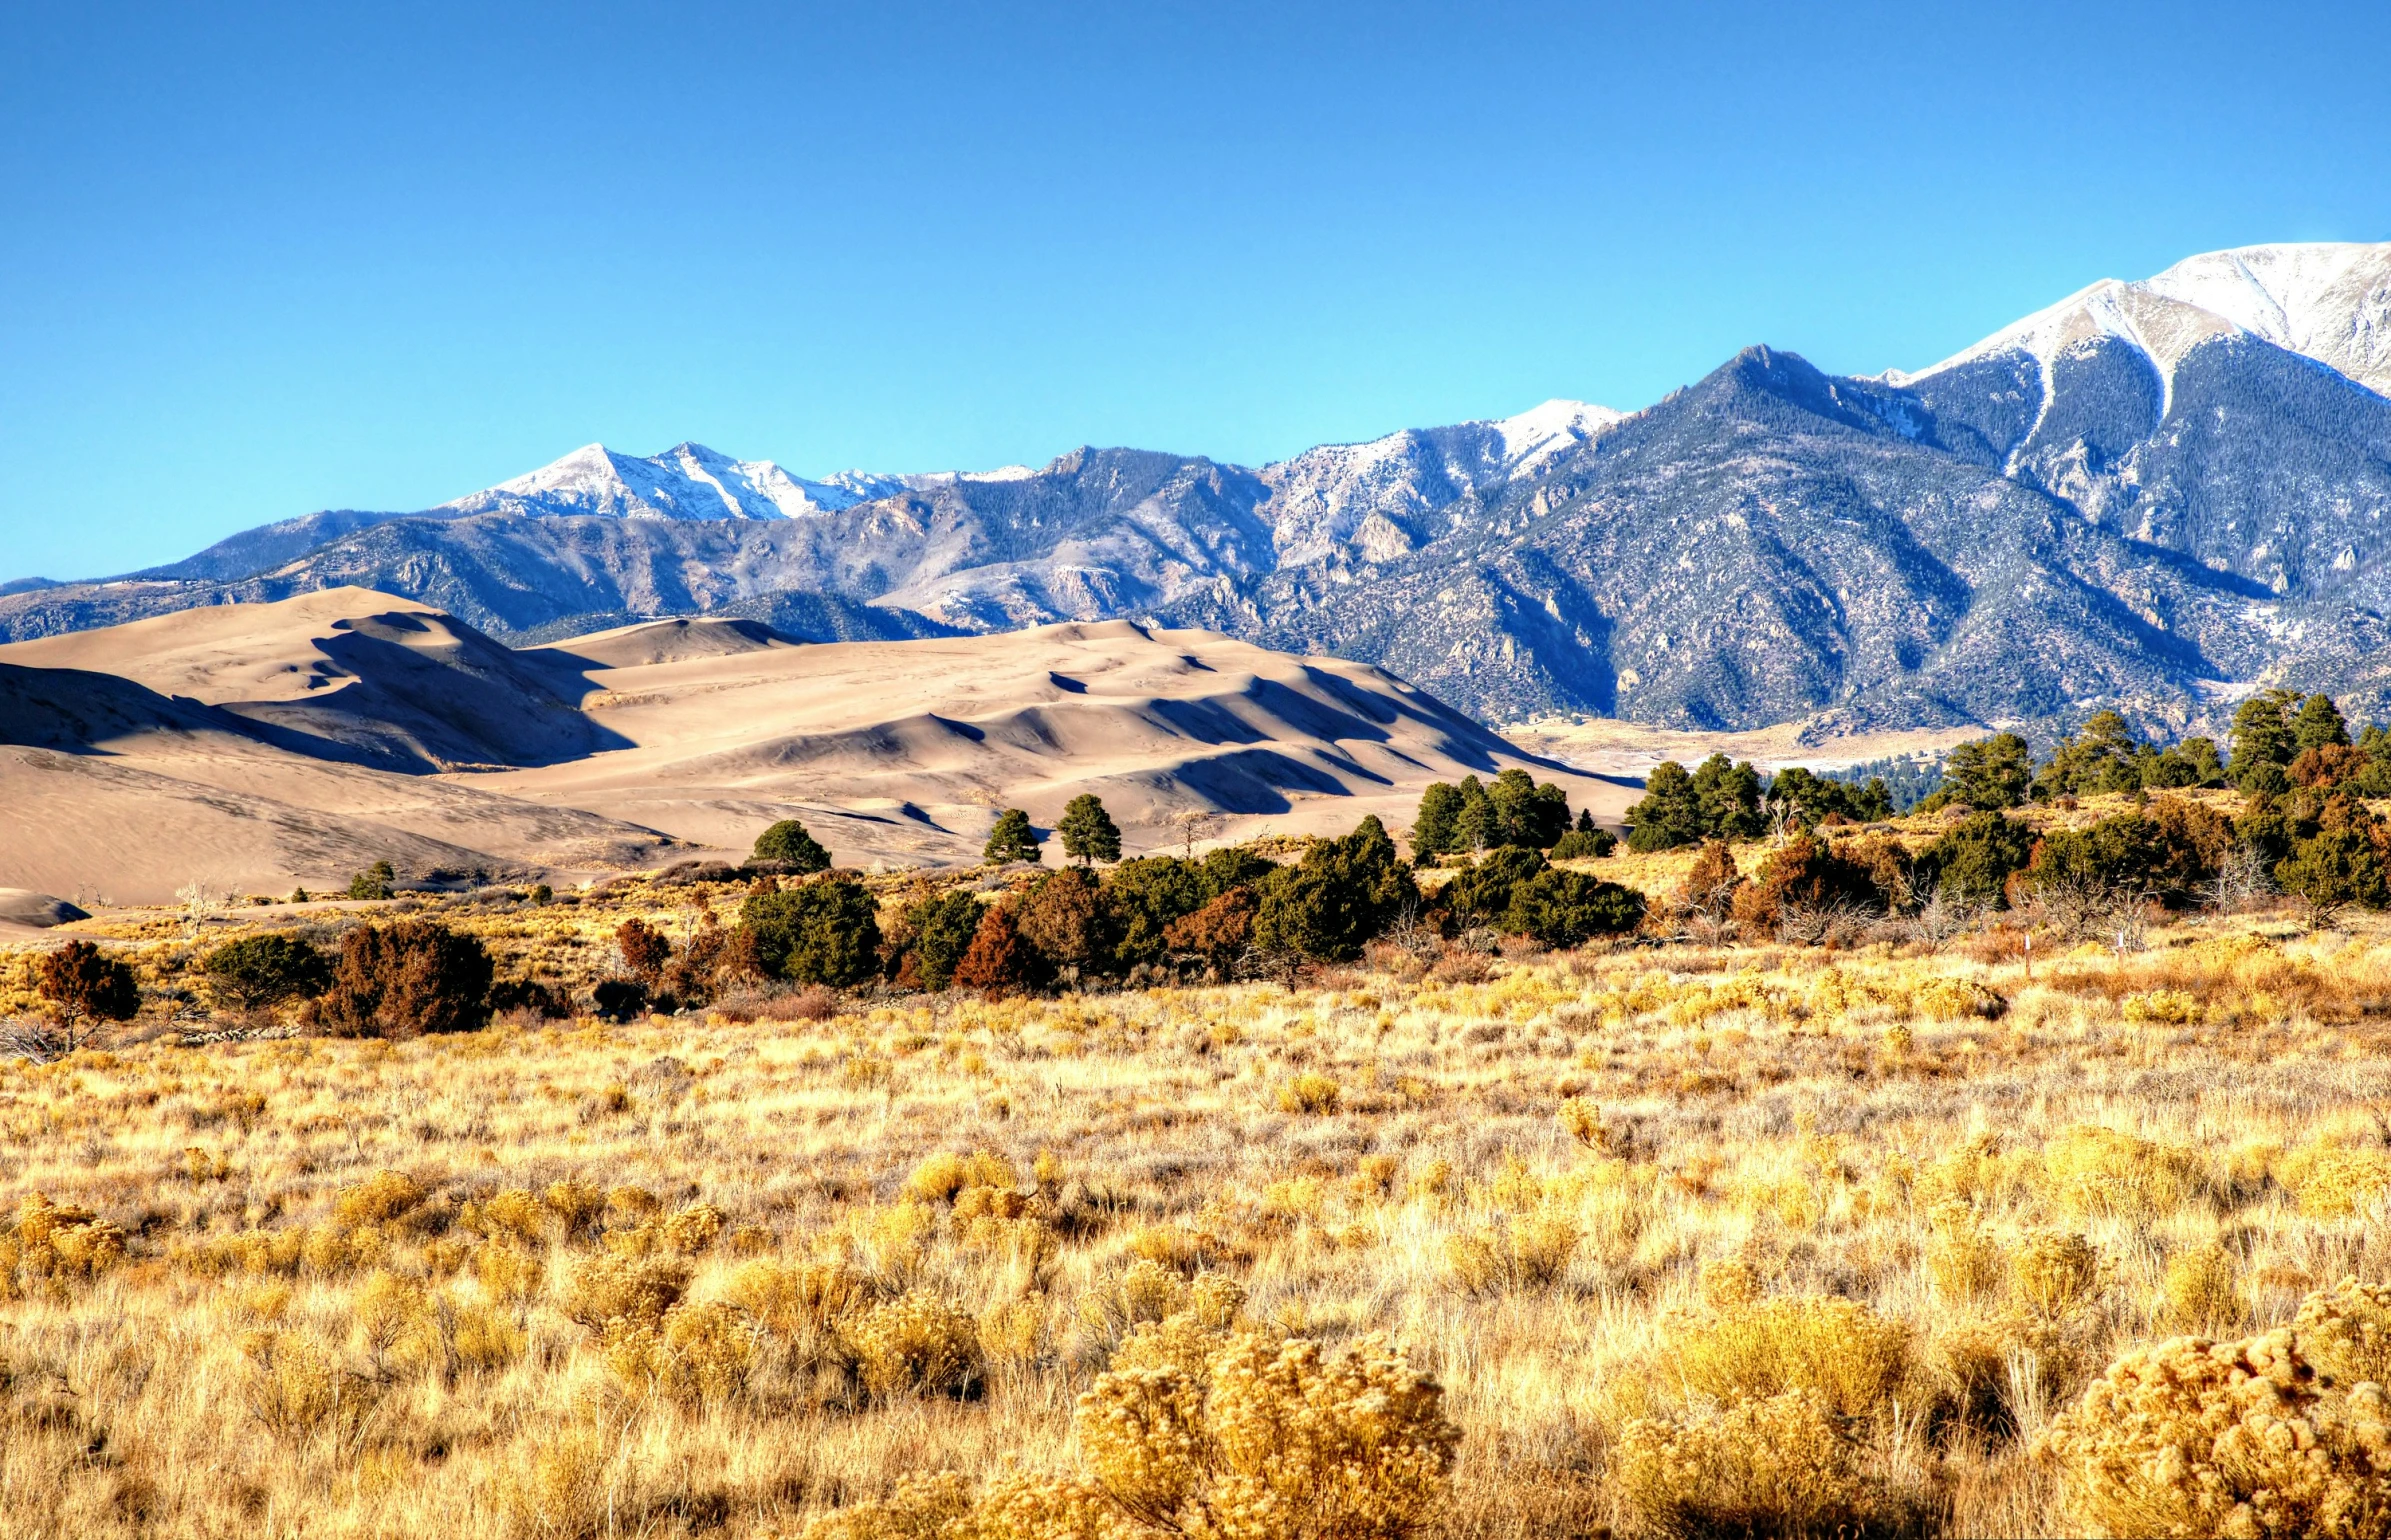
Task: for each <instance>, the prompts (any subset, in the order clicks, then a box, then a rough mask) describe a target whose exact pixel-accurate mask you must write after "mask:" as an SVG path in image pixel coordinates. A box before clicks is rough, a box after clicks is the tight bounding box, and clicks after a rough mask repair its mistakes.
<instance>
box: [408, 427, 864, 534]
mask: <svg viewBox="0 0 2391 1540" xmlns="http://www.w3.org/2000/svg"><path fill="white" fill-rule="evenodd" d="M903 487H904V484H903V483H902V482H901V481H899V480H898V479H897V478H896V477H893V476H876V475H872V474H869V473H867V472H863V471H843V472H841V473H840V474H838V475H836V476H833V477H831V478H829V479H828V480H826V481H808V480H806V479H805V478H803V477H801V476H792V475H790V474H789V473H788V472H787V471H785V470H782V469H781V468H780V467H779V466H777V465H775V464H773V463H772V462H771V461H770V460H734V459H732V458H731V457H730V456H728V455H726V454H722V453H720V452H718V451H716V450H712V449H708V448H707V447H706V446H705V445H703V444H678V445H675V446H674V447H673V448H671V449H668V450H666V451H664V453H662V454H660V455H651V456H649V457H647V458H645V459H638V458H634V457H633V456H630V455H625V454H617V453H615V452H614V451H613V450H611V449H608V448H607V447H606V446H605V445H603V444H588V445H584V446H583V447H582V448H579V449H576V450H574V451H573V452H572V453H571V454H569V455H566V456H565V457H564V458H563V459H561V460H555V461H551V462H550V463H549V464H546V465H543V466H541V467H540V468H539V469H538V470H536V471H533V472H531V473H530V474H529V475H525V476H517V477H516V478H515V479H514V480H512V481H502V482H500V483H499V484H498V485H496V486H494V487H490V488H487V489H486V490H484V491H480V492H474V493H471V494H469V495H467V496H465V497H460V498H458V499H456V500H455V501H454V502H449V503H443V504H441V505H440V507H439V508H437V509H435V510H433V511H434V512H435V513H440V514H454V515H464V514H480V513H516V514H532V515H540V514H548V515H571V514H602V515H608V516H612V517H616V518H635V519H636V518H649V519H796V518H804V517H806V516H808V515H813V514H822V513H836V512H838V511H840V510H841V509H846V508H852V507H854V506H855V505H856V504H857V503H861V502H869V501H871V500H872V499H874V498H878V497H886V496H888V495H890V494H891V493H893V492H897V491H902V490H903Z"/></svg>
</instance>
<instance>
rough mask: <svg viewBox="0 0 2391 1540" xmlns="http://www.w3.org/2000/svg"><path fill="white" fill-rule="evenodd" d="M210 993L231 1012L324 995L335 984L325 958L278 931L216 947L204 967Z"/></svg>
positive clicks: (294, 938)
mask: <svg viewBox="0 0 2391 1540" xmlns="http://www.w3.org/2000/svg"><path fill="white" fill-rule="evenodd" d="M199 971H200V972H202V973H204V974H205V975H207V981H208V993H209V994H210V995H211V996H213V997H214V998H215V1000H216V1003H217V1004H218V1005H220V1006H223V1007H225V1008H226V1009H229V1010H236V1011H257V1010H264V1009H265V1008H266V1007H268V1006H272V1005H280V1004H282V1003H283V1002H284V1001H286V1000H294V999H297V998H299V997H301V996H303V995H313V994H320V993H321V992H322V991H323V989H324V987H325V986H326V985H328V984H330V983H331V982H332V969H331V968H330V966H329V965H327V964H326V963H325V961H324V954H323V953H321V952H319V951H317V950H316V949H315V948H314V947H312V946H309V945H308V944H307V943H306V942H304V941H301V940H300V939H299V938H298V937H296V936H289V935H283V934H281V933H279V932H276V933H272V934H268V935H263V936H249V937H246V938H244V939H242V940H239V941H231V942H227V943H225V944H224V945H223V946H220V947H218V948H216V950H215V951H213V952H210V953H209V954H208V955H207V958H206V960H205V961H203V962H202V963H200V965H199Z"/></svg>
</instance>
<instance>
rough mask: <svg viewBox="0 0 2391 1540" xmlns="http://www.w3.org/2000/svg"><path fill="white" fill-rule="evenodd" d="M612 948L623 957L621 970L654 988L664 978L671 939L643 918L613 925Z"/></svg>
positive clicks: (669, 959)
mask: <svg viewBox="0 0 2391 1540" xmlns="http://www.w3.org/2000/svg"><path fill="white" fill-rule="evenodd" d="M614 949H615V950H616V951H617V952H620V953H621V954H622V957H623V971H624V972H626V973H628V974H630V975H631V976H632V977H633V978H635V979H637V980H639V982H640V983H642V984H644V985H646V986H647V987H648V988H650V989H654V988H655V987H656V986H657V985H658V984H660V983H662V982H663V980H664V966H665V964H667V963H669V962H671V961H672V938H671V937H669V936H667V935H665V934H664V932H662V931H660V930H658V929H657V928H656V927H655V926H653V925H650V924H649V923H648V922H647V921H645V920H637V919H633V920H625V921H624V922H623V923H622V924H621V925H619V926H617V927H616V928H615V932H614Z"/></svg>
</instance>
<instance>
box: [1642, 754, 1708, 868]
mask: <svg viewBox="0 0 2391 1540" xmlns="http://www.w3.org/2000/svg"><path fill="white" fill-rule="evenodd" d="M1708 828H1709V825H1708V824H1707V823H1705V822H1704V821H1703V817H1702V803H1701V800H1700V798H1698V797H1697V796H1695V794H1694V778H1693V777H1692V776H1690V775H1687V774H1686V773H1685V766H1683V765H1681V764H1679V763H1677V761H1675V760H1673V759H1664V760H1662V761H1661V762H1660V763H1659V764H1657V765H1654V766H1653V767H1652V773H1651V774H1650V775H1648V776H1646V777H1645V778H1644V798H1643V800H1642V801H1641V802H1638V803H1637V804H1636V805H1635V806H1633V807H1631V808H1629V809H1628V810H1627V848H1628V849H1630V850H1634V851H1639V852H1641V851H1652V850H1674V849H1675V848H1676V847H1678V846H1679V845H1692V844H1698V843H1699V842H1700V841H1701V839H1702V837H1703V835H1704V834H1705V833H1706V832H1707V831H1708Z"/></svg>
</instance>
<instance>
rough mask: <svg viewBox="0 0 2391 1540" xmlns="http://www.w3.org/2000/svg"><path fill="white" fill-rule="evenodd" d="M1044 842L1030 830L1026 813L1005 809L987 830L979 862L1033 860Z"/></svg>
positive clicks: (1001, 864) (1036, 857)
mask: <svg viewBox="0 0 2391 1540" xmlns="http://www.w3.org/2000/svg"><path fill="white" fill-rule="evenodd" d="M1045 843H1046V842H1045V841H1044V840H1042V839H1040V838H1039V837H1038V831H1037V830H1036V829H1033V828H1031V827H1030V822H1029V814H1027V813H1025V812H1023V811H1022V810H1021V809H1019V808H1017V807H1008V808H1006V809H1005V810H1004V811H1003V812H1001V813H999V814H997V815H996V826H995V827H994V828H992V829H990V830H989V831H988V843H987V845H986V846H985V847H983V848H982V849H981V851H980V859H981V860H983V861H986V862H987V863H988V864H989V865H991V866H1006V865H1010V864H1011V863H1012V862H1015V861H1036V860H1038V859H1039V856H1040V852H1041V851H1042V850H1043V848H1044V846H1045Z"/></svg>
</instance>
